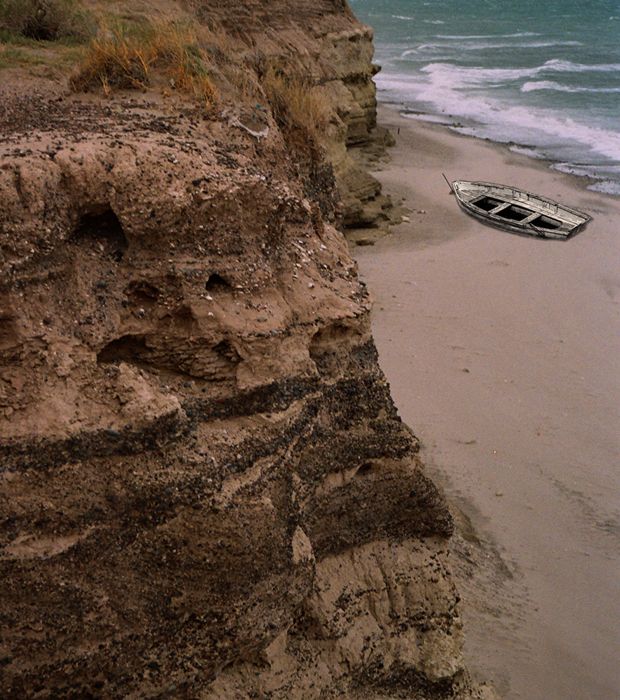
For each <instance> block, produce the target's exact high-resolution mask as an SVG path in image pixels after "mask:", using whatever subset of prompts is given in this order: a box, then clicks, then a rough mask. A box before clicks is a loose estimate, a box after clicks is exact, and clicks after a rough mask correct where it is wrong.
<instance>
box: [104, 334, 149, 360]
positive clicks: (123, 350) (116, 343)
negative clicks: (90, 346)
mask: <svg viewBox="0 0 620 700" xmlns="http://www.w3.org/2000/svg"><path fill="white" fill-rule="evenodd" d="M148 352H149V349H148V347H147V345H146V342H145V340H144V336H142V335H123V336H121V337H120V338H117V339H116V340H113V341H112V342H111V343H108V344H107V345H106V346H105V347H104V348H102V349H101V350H100V351H99V353H98V354H97V362H98V363H100V364H109V363H112V362H133V363H135V362H136V361H139V360H141V359H144V357H145V355H146V354H147V353H148Z"/></svg>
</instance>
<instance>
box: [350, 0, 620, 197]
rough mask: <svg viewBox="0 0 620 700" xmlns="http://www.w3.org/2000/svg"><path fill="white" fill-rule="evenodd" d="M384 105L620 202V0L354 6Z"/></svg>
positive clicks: (398, 0)
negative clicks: (368, 29) (364, 27)
mask: <svg viewBox="0 0 620 700" xmlns="http://www.w3.org/2000/svg"><path fill="white" fill-rule="evenodd" d="M350 2H351V6H352V8H353V10H354V12H355V13H356V14H357V16H358V17H359V18H360V19H361V20H362V21H363V22H365V23H367V24H370V25H371V26H373V27H374V29H375V41H376V47H377V56H376V58H377V62H378V63H380V64H381V65H382V67H383V70H382V72H381V73H380V74H379V75H378V76H377V84H378V89H379V99H381V100H382V101H385V102H393V103H397V104H400V105H402V106H403V108H404V109H405V110H407V111H409V112H410V113H411V115H412V116H417V117H418V118H424V119H428V120H431V121H440V122H445V123H446V124H449V125H453V128H456V129H457V130H458V131H461V132H463V133H466V134H471V135H474V136H478V137H481V138H488V139H491V140H493V141H498V142H502V143H510V144H512V147H513V148H514V149H515V150H517V151H521V152H524V153H526V154H528V155H531V156H534V157H539V158H547V159H549V160H551V161H553V162H554V167H556V168H558V169H560V170H563V171H566V172H571V173H574V174H577V175H587V176H590V177H592V178H594V179H595V182H594V183H593V184H592V185H591V188H592V189H596V190H600V191H603V192H607V193H609V194H614V195H618V196H620V0H350Z"/></svg>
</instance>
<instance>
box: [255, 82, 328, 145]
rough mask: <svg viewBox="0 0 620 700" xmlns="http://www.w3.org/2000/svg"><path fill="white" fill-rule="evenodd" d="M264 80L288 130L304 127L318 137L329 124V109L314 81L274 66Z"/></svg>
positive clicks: (275, 110) (278, 118)
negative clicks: (292, 75)
mask: <svg viewBox="0 0 620 700" xmlns="http://www.w3.org/2000/svg"><path fill="white" fill-rule="evenodd" d="M262 84H263V89H264V91H265V94H266V96H267V99H268V100H269V103H270V104H271V109H272V111H273V115H274V117H275V119H276V121H277V122H278V124H279V126H280V127H281V128H283V129H286V130H288V131H291V130H295V129H301V130H302V131H304V132H306V133H307V134H308V135H310V136H311V137H313V138H315V139H316V137H317V135H318V134H319V132H320V131H321V129H323V128H324V127H325V126H326V125H327V122H328V120H329V109H328V105H327V103H326V101H325V100H324V99H323V98H322V97H321V96H320V95H319V94H317V92H316V90H313V89H312V85H311V84H309V83H308V82H307V81H306V80H303V79H302V78H295V77H288V76H286V75H284V74H282V73H280V72H277V71H275V70H273V69H270V70H269V71H267V73H266V74H265V76H264V78H263V83H262Z"/></svg>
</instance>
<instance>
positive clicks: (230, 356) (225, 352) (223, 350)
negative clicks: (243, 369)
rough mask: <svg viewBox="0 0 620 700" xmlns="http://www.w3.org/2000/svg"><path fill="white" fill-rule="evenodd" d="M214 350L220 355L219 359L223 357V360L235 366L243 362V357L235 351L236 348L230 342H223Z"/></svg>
mask: <svg viewBox="0 0 620 700" xmlns="http://www.w3.org/2000/svg"><path fill="white" fill-rule="evenodd" d="M213 350H214V351H215V352H216V353H217V354H218V356H219V357H221V358H222V359H223V360H226V361H227V362H231V363H233V364H235V365H236V364H238V363H239V362H241V357H240V355H239V353H238V352H237V351H236V350H235V348H233V346H232V345H231V344H230V343H229V342H228V340H222V341H221V342H220V343H218V344H217V345H216V346H215V347H214V348H213Z"/></svg>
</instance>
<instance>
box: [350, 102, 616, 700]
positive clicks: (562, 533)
mask: <svg viewBox="0 0 620 700" xmlns="http://www.w3.org/2000/svg"><path fill="white" fill-rule="evenodd" d="M380 123H382V124H383V125H385V126H388V127H390V129H391V130H392V131H393V133H394V136H395V138H396V146H395V148H393V149H392V150H391V161H390V162H389V163H387V164H385V165H384V166H382V169H381V171H380V172H378V173H377V177H378V178H379V179H380V180H381V182H382V183H383V185H384V188H385V190H386V191H387V192H389V193H390V194H391V195H392V196H393V197H394V199H395V200H398V199H399V198H403V199H404V206H406V207H408V208H409V209H410V210H411V213H410V214H409V217H410V222H407V223H404V224H402V225H401V226H399V227H397V228H396V229H395V231H394V233H393V234H392V235H390V236H387V237H386V238H383V239H382V240H380V241H378V242H377V244H376V245H374V246H373V247H358V248H356V249H355V251H354V254H355V255H356V258H357V260H358V262H359V266H360V273H361V275H362V278H363V279H364V280H365V281H366V282H367V284H368V286H369V288H370V290H371V292H372V294H373V296H374V300H375V310H374V326H373V330H374V334H375V339H376V342H377V346H378V349H379V354H380V360H381V365H382V368H383V370H384V372H385V373H386V375H387V377H388V380H389V381H390V384H391V387H392V392H393V396H394V398H395V401H396V404H397V406H398V408H399V410H400V413H401V416H402V417H403V419H404V420H405V421H406V422H407V423H408V424H409V425H410V426H411V427H412V428H413V430H414V432H415V433H416V435H417V436H418V437H419V438H420V440H421V441H422V444H423V448H422V450H423V457H424V459H425V461H426V462H427V464H428V465H429V466H428V468H429V472H430V474H431V476H432V477H433V478H435V479H436V480H438V481H439V482H440V483H442V485H443V487H444V489H445V490H446V493H447V494H448V497H449V498H450V500H451V501H452V503H453V504H454V508H455V510H458V509H460V510H462V511H463V512H464V513H465V514H466V515H467V517H468V518H469V519H470V520H471V522H472V524H473V526H474V528H475V531H476V533H477V536H478V537H479V538H480V541H481V543H482V548H483V550H485V551H486V552H487V557H488V559H489V562H493V566H494V567H495V569H496V571H495V573H493V572H489V571H486V572H485V571H483V570H482V569H480V567H474V568H473V569H471V571H473V576H474V579H473V580H464V581H463V582H462V584H459V585H461V588H462V590H463V597H464V616H465V625H466V632H467V635H468V640H467V647H466V652H467V654H468V656H469V663H470V665H471V666H472V667H473V668H474V669H475V670H476V671H477V672H478V673H479V674H480V676H481V677H486V678H490V679H492V680H493V682H494V683H495V684H496V686H497V687H498V689H499V690H500V692H501V693H502V694H503V695H504V697H507V698H510V699H516V698H519V699H521V700H538V699H540V700H568V699H570V700H593V699H596V700H612V698H616V697H618V693H619V692H620V671H619V669H620V666H619V665H618V663H617V654H618V648H619V642H620V635H619V627H618V619H619V613H620V603H619V601H620V597H619V590H618V589H619V587H618V581H619V576H618V574H619V566H618V562H619V558H618V533H619V528H618V511H619V508H618V464H619V463H620V460H619V452H620V449H619V448H620V441H619V435H620V429H619V428H620V420H619V418H620V416H619V402H618V397H619V396H620V393H619V389H620V359H619V358H620V342H619V340H618V338H619V337H620V334H619V330H620V323H619V311H620V306H619V294H620V272H619V270H618V262H619V261H620V230H619V229H620V199H614V198H611V197H607V196H605V195H599V194H597V193H595V192H590V191H588V190H587V189H586V188H585V186H586V184H587V183H586V182H585V181H582V180H578V179H576V178H571V177H569V176H566V175H563V174H561V173H559V172H556V171H553V170H551V169H549V167H548V166H547V164H545V163H543V162H536V161H533V160H531V159H527V158H525V157H524V156H520V155H516V154H513V153H511V152H510V151H509V150H508V149H507V148H504V147H500V146H496V145H493V144H490V143H486V142H482V141H478V140H475V139H472V138H467V137H461V136H459V135H457V134H455V133H453V132H450V131H448V130H447V129H446V128H444V127H440V126H435V125H430V124H426V123H422V122H419V121H414V120H411V119H405V118H403V117H401V116H400V115H399V114H398V113H397V112H396V111H394V110H392V109H388V108H385V107H384V108H382V110H381V113H380ZM442 172H445V173H446V175H447V176H448V177H449V178H450V179H471V180H488V181H493V182H501V183H510V184H513V185H516V186H518V187H521V188H523V189H527V190H530V191H533V192H537V193H540V194H543V195H546V196H548V197H551V198H553V199H557V200H559V201H561V202H563V203H566V204H568V205H569V206H573V207H575V208H578V209H582V210H584V211H586V212H588V213H590V214H591V215H592V217H593V221H592V222H591V223H590V224H589V226H588V227H587V228H586V230H585V231H583V232H582V233H580V234H578V235H577V236H576V237H575V238H573V239H571V240H569V241H554V240H540V239H534V238H528V237H522V236H517V235H513V234H510V233H506V232H502V231H499V230H496V229H493V228H490V227H486V226H484V225H483V224H481V223H479V222H477V221H476V220H474V219H473V218H471V217H468V216H467V215H466V214H464V213H463V212H462V211H461V210H460V209H459V208H458V206H457V204H456V201H455V199H454V197H453V196H452V195H451V194H450V192H449V190H448V187H447V185H446V183H445V182H444V181H443V179H442V176H441V173H442ZM457 568H458V566H457ZM477 571H480V575H479V576H478V575H477V573H476V572H477ZM462 576H463V578H465V577H466V576H465V574H462Z"/></svg>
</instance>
